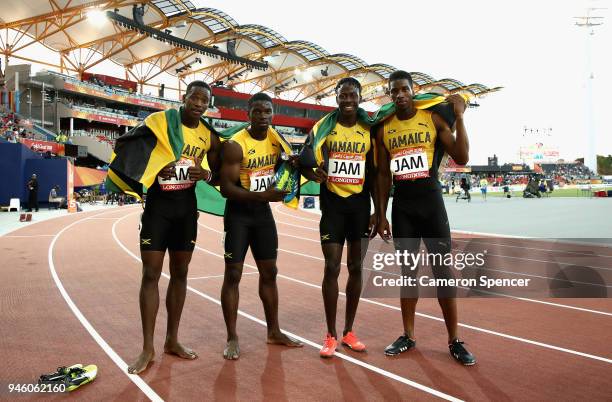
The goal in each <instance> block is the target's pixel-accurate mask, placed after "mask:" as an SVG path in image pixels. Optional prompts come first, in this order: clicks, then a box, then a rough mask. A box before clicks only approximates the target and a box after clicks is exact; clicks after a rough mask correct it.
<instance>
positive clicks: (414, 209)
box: [391, 190, 456, 297]
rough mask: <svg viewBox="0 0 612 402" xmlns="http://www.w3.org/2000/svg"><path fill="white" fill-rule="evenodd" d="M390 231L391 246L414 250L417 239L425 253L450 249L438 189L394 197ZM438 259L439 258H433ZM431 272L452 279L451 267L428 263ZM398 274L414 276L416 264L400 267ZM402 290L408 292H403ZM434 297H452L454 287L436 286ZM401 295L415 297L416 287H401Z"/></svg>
mask: <svg viewBox="0 0 612 402" xmlns="http://www.w3.org/2000/svg"><path fill="white" fill-rule="evenodd" d="M391 231H392V233H393V241H394V245H395V249H396V250H398V251H401V252H403V251H407V252H408V253H418V252H419V248H420V245H421V240H422V241H423V243H424V244H425V247H426V249H427V252H428V253H429V254H442V255H445V254H447V253H450V252H451V233H450V225H449V223H448V216H447V214H446V207H445V206H444V199H443V198H442V192H441V191H440V190H431V191H420V192H418V193H417V194H415V196H414V197H410V198H409V197H394V198H393V206H392V211H391ZM435 261H439V260H435ZM431 271H432V274H433V275H434V276H435V277H436V278H438V279H440V278H446V279H452V278H455V275H454V269H453V268H452V267H448V266H443V265H436V264H432V265H431ZM402 275H405V276H409V277H417V275H418V267H402ZM405 291H408V292H410V294H406V293H405ZM437 294H438V297H454V296H455V294H456V291H455V288H454V287H439V288H438V293H437ZM402 297H418V288H416V287H408V288H407V289H402Z"/></svg>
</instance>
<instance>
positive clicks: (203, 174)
mask: <svg viewBox="0 0 612 402" xmlns="http://www.w3.org/2000/svg"><path fill="white" fill-rule="evenodd" d="M187 172H188V173H189V180H191V181H198V180H206V179H208V176H209V175H210V172H209V171H208V170H206V169H204V168H203V167H202V159H198V158H196V160H195V165H194V166H189V169H187Z"/></svg>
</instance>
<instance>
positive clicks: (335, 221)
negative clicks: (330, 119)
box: [303, 78, 376, 357]
mask: <svg viewBox="0 0 612 402" xmlns="http://www.w3.org/2000/svg"><path fill="white" fill-rule="evenodd" d="M360 100H361V84H360V83H359V81H357V80H356V79H354V78H343V79H342V80H340V81H339V82H338V84H337V86H336V102H337V103H338V117H337V123H336V125H335V127H334V128H333V130H332V131H331V132H330V133H329V134H328V135H327V137H326V138H325V143H324V144H322V151H323V155H325V162H324V163H323V164H322V166H320V167H319V168H317V169H315V170H312V169H303V175H304V176H305V177H306V178H308V179H310V180H314V181H317V182H319V183H321V192H320V196H319V199H320V204H321V213H322V215H321V221H320V224H319V230H320V235H321V248H322V249H323V256H324V257H325V271H324V275H323V284H322V289H323V303H324V305H325V317H326V321H327V334H326V336H325V340H324V342H323V348H322V349H321V351H320V355H321V357H331V356H333V355H334V352H335V351H336V348H337V345H338V341H337V339H338V336H337V333H336V309H337V304H338V276H339V275H340V263H341V261H342V248H343V246H344V241H345V240H346V242H347V267H348V273H349V277H348V281H347V284H346V299H347V303H346V319H345V322H344V331H343V333H342V344H344V345H346V346H348V347H349V348H351V349H353V350H355V351H359V352H362V351H365V349H366V346H365V345H364V344H363V343H362V342H361V341H360V340H359V339H358V338H357V336H356V335H355V333H354V332H353V322H354V321H355V315H356V313H357V305H358V304H359V298H360V296H361V269H362V262H363V255H365V250H362V247H363V246H365V247H367V239H368V237H369V235H370V229H371V228H372V227H373V226H374V224H375V222H376V220H375V219H374V218H373V219H372V223H371V224H370V190H373V189H374V186H372V185H371V181H372V180H371V176H372V175H373V168H372V167H373V160H372V153H371V152H370V150H371V149H372V144H371V140H370V127H369V126H367V125H365V124H363V123H361V122H359V121H358V120H357V110H358V107H359V102H360ZM322 122H323V120H320V121H319V122H318V123H317V124H316V125H315V128H314V130H313V133H314V132H315V131H316V130H317V126H318V125H319V124H321V123H322ZM311 141H312V139H311V140H310V141H309V142H311ZM362 239H365V240H366V242H365V243H362Z"/></svg>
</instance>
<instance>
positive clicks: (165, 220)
mask: <svg viewBox="0 0 612 402" xmlns="http://www.w3.org/2000/svg"><path fill="white" fill-rule="evenodd" d="M197 234H198V210H197V204H196V200H195V195H194V197H193V200H191V199H185V200H180V201H177V200H172V199H166V198H163V197H147V201H146V203H145V210H144V213H143V214H142V217H141V229H140V250H141V251H166V250H170V251H193V249H194V247H195V244H196V238H197Z"/></svg>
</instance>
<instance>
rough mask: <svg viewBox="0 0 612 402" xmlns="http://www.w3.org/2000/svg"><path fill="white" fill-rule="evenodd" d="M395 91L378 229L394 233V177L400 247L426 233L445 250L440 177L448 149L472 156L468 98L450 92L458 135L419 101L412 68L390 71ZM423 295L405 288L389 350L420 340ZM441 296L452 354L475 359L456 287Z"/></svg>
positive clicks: (447, 272) (383, 132)
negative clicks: (398, 330) (398, 328)
mask: <svg viewBox="0 0 612 402" xmlns="http://www.w3.org/2000/svg"><path fill="white" fill-rule="evenodd" d="M389 91H390V94H391V98H392V99H393V102H394V103H395V106H396V113H395V115H394V116H392V117H391V118H389V119H388V120H387V121H385V123H384V124H382V125H381V126H380V127H379V128H378V130H377V134H376V147H377V151H378V152H377V165H378V176H377V179H378V180H377V186H378V188H377V193H378V194H377V196H378V197H379V201H378V203H377V208H378V211H377V216H378V229H377V231H378V233H379V234H380V235H381V237H383V239H389V238H390V237H391V230H390V227H389V222H388V221H387V218H386V208H387V203H388V202H389V190H390V187H391V179H392V180H393V185H394V196H393V206H392V208H393V209H392V212H391V221H392V227H393V237H394V239H395V241H394V243H395V247H396V249H398V250H400V251H408V252H410V253H417V252H418V251H419V246H420V242H421V239H422V240H423V241H424V243H425V245H426V247H427V251H428V252H429V253H440V254H443V255H444V254H446V253H449V252H450V250H451V238H450V226H449V223H448V217H447V215H446V208H445V207H444V201H443V199H442V191H441V187H440V183H439V181H438V168H439V165H440V163H441V161H442V158H443V155H444V153H445V152H447V153H448V154H449V155H450V156H451V157H452V158H453V159H454V160H455V161H456V162H457V163H460V164H465V163H467V161H468V150H469V145H468V138H467V132H466V129H465V126H464V123H463V112H464V111H465V108H466V104H465V100H464V99H463V98H462V97H461V96H459V95H453V96H450V97H449V98H447V101H448V102H451V103H452V105H453V110H454V113H455V117H456V122H455V126H456V130H457V136H456V138H455V137H454V136H453V134H452V130H451V128H449V126H448V124H447V123H446V122H445V121H444V120H443V119H442V117H440V116H439V115H438V114H436V113H433V112H430V111H427V110H418V109H416V108H415V107H414V103H413V100H412V97H413V95H414V93H413V89H412V77H411V76H410V74H409V73H407V72H405V71H395V72H393V73H392V74H391V75H390V76H389ZM405 268H408V267H405ZM452 269H453V268H452V267H446V266H435V265H434V267H433V268H432V270H433V273H434V275H436V277H440V276H441V277H452ZM411 272H413V273H414V271H411ZM417 301H418V293H416V292H412V293H411V294H409V295H406V293H403V294H402V298H401V308H402V318H403V323H404V334H403V335H402V336H400V337H399V338H398V339H397V340H396V341H395V342H393V343H392V344H391V345H389V346H388V347H387V348H386V349H385V353H386V354H388V355H397V354H399V353H402V352H405V351H407V350H409V349H411V348H412V347H414V346H415V344H416V341H415V338H414V316H415V309H416V304H417ZM438 301H439V303H440V306H441V308H442V312H443V315H444V319H445V322H446V327H447V330H448V343H449V349H450V352H451V355H452V356H453V357H454V358H455V359H456V360H458V361H459V362H460V363H462V364H465V365H472V364H474V363H475V362H476V360H475V358H474V356H472V354H471V353H469V352H468V351H467V350H466V349H465V348H464V347H463V342H461V341H459V339H458V337H457V303H456V299H455V297H454V289H448V288H445V289H438Z"/></svg>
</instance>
